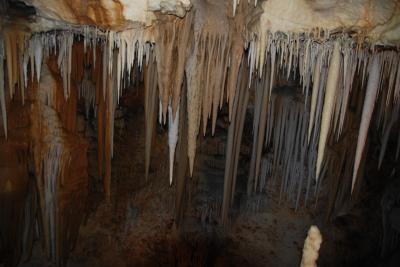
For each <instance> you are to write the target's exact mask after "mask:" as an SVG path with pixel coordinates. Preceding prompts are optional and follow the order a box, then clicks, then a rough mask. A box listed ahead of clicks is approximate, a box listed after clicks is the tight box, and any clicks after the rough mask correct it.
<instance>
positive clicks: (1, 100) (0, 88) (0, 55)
mask: <svg viewBox="0 0 400 267" xmlns="http://www.w3.org/2000/svg"><path fill="white" fill-rule="evenodd" d="M4 56H5V54H4V43H3V38H1V36H0V104H1V107H0V108H1V117H2V119H3V129H4V136H5V137H6V139H7V110H6V101H5V91H4V66H3V64H4Z"/></svg>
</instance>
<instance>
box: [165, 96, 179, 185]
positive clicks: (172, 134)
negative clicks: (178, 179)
mask: <svg viewBox="0 0 400 267" xmlns="http://www.w3.org/2000/svg"><path fill="white" fill-rule="evenodd" d="M178 125H179V107H178V109H177V110H176V114H173V111H172V107H171V103H170V104H169V106H168V146H169V184H170V185H171V184H172V177H173V174H174V160H175V148H176V143H177V142H178Z"/></svg>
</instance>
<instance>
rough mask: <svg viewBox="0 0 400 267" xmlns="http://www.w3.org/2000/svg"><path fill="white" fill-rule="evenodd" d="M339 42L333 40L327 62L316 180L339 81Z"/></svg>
mask: <svg viewBox="0 0 400 267" xmlns="http://www.w3.org/2000/svg"><path fill="white" fill-rule="evenodd" d="M340 57H341V56H340V44H339V41H335V44H334V47H333V52H332V58H331V62H330V64H329V71H328V80H327V82H326V90H325V100H324V107H323V110H322V118H321V130H320V136H319V142H318V157H317V165H316V176H315V178H316V179H317V180H318V179H319V175H320V172H321V166H322V160H323V158H324V154H325V146H326V143H327V140H328V134H329V129H330V125H331V121H332V115H333V109H334V104H335V102H334V99H335V94H336V90H337V86H338V82H339V71H340Z"/></svg>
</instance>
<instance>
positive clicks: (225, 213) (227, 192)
mask: <svg viewBox="0 0 400 267" xmlns="http://www.w3.org/2000/svg"><path fill="white" fill-rule="evenodd" d="M244 65H245V64H244V61H242V64H241V70H245V69H246V68H245V67H244ZM247 75H248V74H246V73H244V71H239V77H238V83H237V91H238V94H236V96H235V99H234V106H233V113H232V120H231V122H230V125H229V129H228V140H227V145H226V153H225V155H226V158H225V174H224V193H223V201H222V211H221V213H222V218H221V219H222V223H224V224H227V223H228V218H229V210H230V207H231V206H232V204H233V200H234V194H235V186H236V176H237V167H238V162H239V154H240V146H241V143H242V134H243V127H244V119H245V116H246V110H247V105H248V101H249V88H248V87H247V84H248V81H247V80H248V79H249V77H248V76H247Z"/></svg>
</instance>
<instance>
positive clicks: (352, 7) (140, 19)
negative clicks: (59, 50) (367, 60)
mask: <svg viewBox="0 0 400 267" xmlns="http://www.w3.org/2000/svg"><path fill="white" fill-rule="evenodd" d="M24 2H25V3H26V4H28V5H32V6H34V7H35V8H36V11H37V14H38V16H39V17H40V18H45V19H46V20H45V21H40V22H39V24H49V23H50V24H59V23H61V24H62V23H64V24H74V25H96V26H98V27H100V28H106V29H114V30H122V29H124V28H129V27H132V25H133V24H136V25H137V23H139V24H141V25H145V26H150V25H152V24H154V21H155V20H156V16H155V14H156V13H158V12H160V13H162V14H170V15H176V16H178V17H183V16H185V14H186V12H188V11H189V10H190V9H191V8H192V7H193V9H194V10H195V11H199V12H202V10H203V9H204V6H209V7H210V8H208V9H209V10H208V12H207V14H205V16H207V17H215V21H216V22H217V23H216V24H215V25H211V27H215V28H219V27H220V25H218V21H224V18H225V17H226V14H225V13H227V14H232V12H231V9H232V8H233V9H234V10H235V13H236V15H237V14H238V13H240V12H241V11H240V10H239V7H236V5H238V3H237V2H238V1H237V0H236V1H233V3H229V1H225V0H219V1H197V0H192V1H190V0H164V1H163V0H146V1H145V0H132V1H131V0H60V1H59V0H24ZM250 2H252V1H250ZM255 2H257V1H255ZM253 4H254V3H250V5H253ZM232 5H233V7H232ZM257 6H258V7H259V8H258V9H257V11H256V12H254V13H253V15H249V16H248V21H253V20H254V19H256V21H258V22H257V23H256V25H258V27H259V28H261V29H266V30H270V31H271V32H278V31H281V32H286V33H290V32H292V33H293V32H294V33H301V32H311V31H313V30H316V29H323V30H329V31H339V32H341V31H344V32H351V33H354V32H355V33H358V34H360V36H362V37H368V38H369V39H370V40H371V41H372V42H377V43H382V44H390V45H396V44H397V43H398V42H399V40H400V5H399V3H398V1H395V0H383V1H381V0H356V1H352V0H340V1H339V0H298V1H291V0H268V1H259V3H257ZM260 14H261V16H260V17H259V15H260ZM258 17H259V19H258ZM47 19H48V20H47ZM208 21H212V19H211V20H210V19H208ZM43 26H45V25H43ZM243 26H244V25H243Z"/></svg>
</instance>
